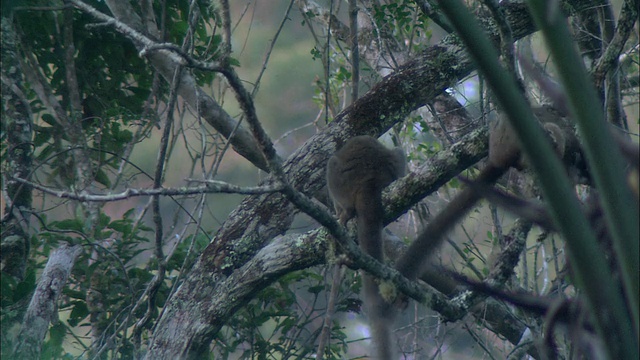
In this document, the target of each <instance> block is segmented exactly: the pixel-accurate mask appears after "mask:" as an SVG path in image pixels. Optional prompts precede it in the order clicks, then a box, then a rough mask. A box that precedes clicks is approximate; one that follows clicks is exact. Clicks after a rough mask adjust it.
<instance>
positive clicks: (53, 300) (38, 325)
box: [14, 245, 82, 360]
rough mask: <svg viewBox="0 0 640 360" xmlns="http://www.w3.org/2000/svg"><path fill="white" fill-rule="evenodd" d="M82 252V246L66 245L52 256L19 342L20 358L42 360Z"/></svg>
mask: <svg viewBox="0 0 640 360" xmlns="http://www.w3.org/2000/svg"><path fill="white" fill-rule="evenodd" d="M81 252H82V247H81V246H80V245H74V246H67V245H62V246H60V247H59V248H57V249H56V250H54V251H53V252H52V253H51V256H50V257H49V261H47V265H46V266H45V268H44V271H43V272H42V276H41V277H40V281H39V282H38V286H37V287H36V291H35V293H34V294H33V297H32V298H31V303H30V304H29V308H28V309H27V312H26V314H25V316H24V321H23V322H22V328H21V329H20V332H19V333H18V337H17V339H16V348H15V352H14V355H15V358H16V359H25V360H31V359H39V358H40V351H41V350H42V341H43V340H44V337H45V335H46V334H47V330H49V324H50V323H52V322H53V321H54V320H56V319H57V317H58V307H57V302H58V299H59V298H60V294H62V289H63V288H64V287H65V285H66V284H67V279H68V278H69V274H71V269H72V268H73V264H75V262H76V259H77V258H78V256H80V253H81Z"/></svg>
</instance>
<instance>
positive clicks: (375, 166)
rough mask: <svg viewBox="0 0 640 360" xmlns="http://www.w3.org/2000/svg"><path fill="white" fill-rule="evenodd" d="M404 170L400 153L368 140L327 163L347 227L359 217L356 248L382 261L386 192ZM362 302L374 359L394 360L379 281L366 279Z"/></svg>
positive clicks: (329, 181) (332, 193) (337, 206)
mask: <svg viewBox="0 0 640 360" xmlns="http://www.w3.org/2000/svg"><path fill="white" fill-rule="evenodd" d="M405 171H406V161H405V156H404V153H403V151H402V149H400V148H396V149H393V150H391V149H388V148H386V147H385V146H384V145H382V144H380V143H379V142H378V140H376V139H374V138H372V137H370V136H356V137H354V138H352V139H350V140H349V141H347V142H346V143H345V144H344V146H343V147H342V148H341V149H340V150H338V151H337V152H336V153H335V154H334V155H333V156H332V157H331V158H330V159H329V162H328V164H327V188H328V189H329V195H330V196H331V198H332V199H333V203H334V206H335V209H336V213H337V215H338V218H339V220H340V222H341V223H342V224H343V225H344V224H346V222H347V221H348V220H349V219H351V218H352V217H354V216H356V218H357V225H358V243H359V244H360V247H361V248H362V250H363V251H364V252H366V253H367V254H369V255H371V256H372V257H374V258H375V259H377V260H378V261H383V246H382V228H383V226H382V221H383V215H384V210H383V208H382V190H383V189H384V188H385V187H387V186H388V185H389V184H391V183H392V182H393V181H394V180H396V179H398V178H399V177H401V176H403V175H404V174H405ZM363 288H364V302H365V305H366V310H367V313H368V316H369V318H370V322H371V331H372V337H373V344H374V347H375V352H376V357H375V358H376V359H379V360H387V359H391V358H392V357H393V350H392V349H393V346H392V345H393V344H392V341H391V329H390V327H391V323H390V321H388V319H384V318H381V316H380V314H382V313H383V312H382V311H379V309H380V308H384V307H386V304H385V300H384V299H383V298H382V296H381V295H380V291H379V288H378V284H377V283H376V280H375V278H373V277H372V276H370V275H368V274H363Z"/></svg>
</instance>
